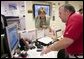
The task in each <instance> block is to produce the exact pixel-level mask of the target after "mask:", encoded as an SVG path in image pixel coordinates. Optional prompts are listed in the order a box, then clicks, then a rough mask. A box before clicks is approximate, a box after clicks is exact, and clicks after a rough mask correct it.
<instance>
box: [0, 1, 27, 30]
mask: <svg viewBox="0 0 84 59" xmlns="http://www.w3.org/2000/svg"><path fill="white" fill-rule="evenodd" d="M9 4H15V5H16V7H17V9H16V10H14V9H12V10H10V8H9ZM22 5H24V1H1V14H3V15H5V16H19V19H20V25H21V29H25V28H26V25H25V17H23V15H25V6H24V7H22Z"/></svg>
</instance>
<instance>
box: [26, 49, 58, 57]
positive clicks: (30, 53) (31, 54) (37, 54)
mask: <svg viewBox="0 0 84 59" xmlns="http://www.w3.org/2000/svg"><path fill="white" fill-rule="evenodd" d="M27 53H28V58H57V53H58V51H51V52H49V53H47V54H44V55H42V56H41V55H40V54H41V52H37V48H35V49H32V50H29V51H27Z"/></svg>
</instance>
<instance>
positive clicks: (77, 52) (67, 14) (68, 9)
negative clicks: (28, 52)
mask: <svg viewBox="0 0 84 59" xmlns="http://www.w3.org/2000/svg"><path fill="white" fill-rule="evenodd" d="M59 17H60V18H61V20H62V22H64V23H66V28H65V32H64V34H63V38H62V39H61V40H59V41H58V42H56V43H53V44H52V45H50V46H48V47H45V48H43V50H42V53H41V54H46V53H48V52H50V51H59V50H61V49H65V50H66V52H67V54H69V58H76V57H79V58H83V55H82V56H81V54H83V16H82V15H81V14H78V13H76V12H75V9H74V7H73V6H72V5H70V4H65V5H62V6H61V7H60V8H59Z"/></svg>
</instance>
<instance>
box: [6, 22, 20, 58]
mask: <svg viewBox="0 0 84 59" xmlns="http://www.w3.org/2000/svg"><path fill="white" fill-rule="evenodd" d="M6 37H7V43H8V48H9V53H10V56H11V57H13V54H14V52H15V49H16V48H17V47H18V45H19V36H18V33H17V24H16V23H14V24H11V25H8V26H7V27H6Z"/></svg>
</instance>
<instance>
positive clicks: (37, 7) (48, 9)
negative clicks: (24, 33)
mask: <svg viewBox="0 0 84 59" xmlns="http://www.w3.org/2000/svg"><path fill="white" fill-rule="evenodd" d="M42 7H43V8H44V9H45V11H46V15H48V16H50V5H45V4H34V5H33V15H34V17H36V16H38V10H39V9H40V8H42Z"/></svg>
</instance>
